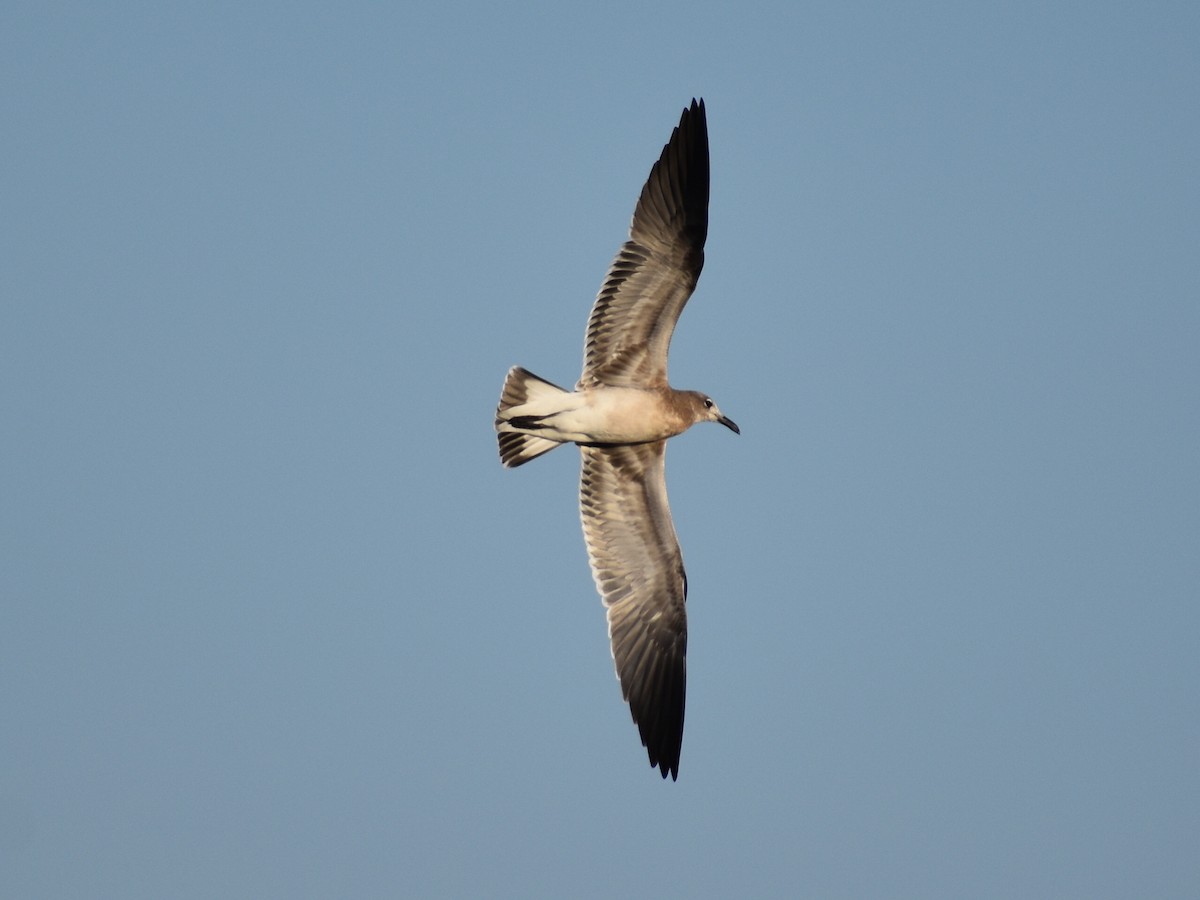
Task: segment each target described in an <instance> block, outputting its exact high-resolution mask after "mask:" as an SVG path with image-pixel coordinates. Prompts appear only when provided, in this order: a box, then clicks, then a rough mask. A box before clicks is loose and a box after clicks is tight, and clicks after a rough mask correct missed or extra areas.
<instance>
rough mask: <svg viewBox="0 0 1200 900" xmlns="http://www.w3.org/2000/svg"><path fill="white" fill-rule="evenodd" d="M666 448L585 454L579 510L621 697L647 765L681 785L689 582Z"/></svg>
mask: <svg viewBox="0 0 1200 900" xmlns="http://www.w3.org/2000/svg"><path fill="white" fill-rule="evenodd" d="M666 446H667V445H666V441H657V442H654V443H650V444H628V445H620V446H582V447H580V449H581V450H582V452H583V473H582V476H581V479H580V491H579V505H580V512H581V515H582V518H583V533H584V538H585V540H586V542H587V551H588V560H589V562H590V563H591V566H592V576H593V577H594V578H595V580H596V587H597V588H598V589H599V591H600V596H601V597H602V598H603V600H604V606H605V608H606V609H607V611H608V633H609V638H610V640H611V642H612V654H613V661H614V662H615V664H616V669H617V677H618V678H619V679H620V682H621V692H622V693H623V694H624V696H625V699H626V701H628V703H629V711H630V712H631V713H632V715H633V720H634V722H636V723H637V726H638V731H639V732H640V734H641V738H642V744H643V745H645V747H646V751H647V752H648V753H649V755H650V765H652V766H658V767H659V769H660V770H661V771H662V776H663V778H666V777H667V775H668V774H669V775H670V776H671V777H672V778H677V777H678V774H679V750H680V746H681V744H682V742H683V712H684V696H685V690H686V683H687V667H686V662H685V656H686V653H687V611H686V608H685V602H686V599H687V575H686V574H685V573H684V570H683V556H682V554H681V553H680V550H679V541H678V539H677V538H676V536H675V526H674V524H673V523H672V522H671V510H670V508H669V507H668V506H667V486H666V479H665V477H664V459H665V454H666Z"/></svg>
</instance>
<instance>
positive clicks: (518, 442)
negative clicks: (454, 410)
mask: <svg viewBox="0 0 1200 900" xmlns="http://www.w3.org/2000/svg"><path fill="white" fill-rule="evenodd" d="M566 393H570V392H569V391H566V390H563V389H562V388H560V387H559V386H558V385H556V384H551V383H550V382H549V381H546V380H545V379H544V378H538V377H537V376H536V375H534V374H533V373H532V372H530V371H529V370H527V369H522V368H521V367H520V366H513V367H512V368H511V369H509V370H508V377H507V378H505V379H504V388H503V390H501V391H500V405H499V406H498V407H497V408H496V432H497V433H496V439H497V440H498V441H499V443H500V462H502V463H504V465H505V466H506V467H507V468H509V469H512V468H516V467H517V466H520V465H523V464H525V463H527V462H529V461H530V460H531V459H536V458H537V457H539V456H541V455H542V454H543V453H549V452H550V451H551V450H553V449H554V448H555V447H558V446H560V445H561V444H560V442H559V441H552V440H550V439H549V438H544V437H538V436H537V435H536V434H526V433H524V432H521V431H516V430H513V429H515V428H519V427H520V425H519V424H517V423H514V422H511V421H510V419H511V418H513V416H512V415H510V412H509V411H510V410H513V409H515V408H517V407H521V406H525V405H526V404H529V403H537V401H539V400H548V399H552V398H554V397H555V396H558V395H560V394H566ZM517 418H519V416H518V417H517Z"/></svg>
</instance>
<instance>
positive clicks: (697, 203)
mask: <svg viewBox="0 0 1200 900" xmlns="http://www.w3.org/2000/svg"><path fill="white" fill-rule="evenodd" d="M708 186H709V167H708V124H707V120H706V118H705V111H704V101H703V100H700V101H699V102H697V101H696V100H693V101H692V103H691V106H689V107H688V108H687V109H685V110H684V111H683V115H682V116H681V117H680V119H679V125H678V126H677V127H676V128H675V129H674V130H673V131H672V132H671V139H670V141H668V142H667V145H666V146H665V147H664V148H663V151H662V155H661V156H659V158H658V162H656V163H655V164H654V166H653V168H652V169H651V170H650V177H649V178H648V179H647V180H646V184H645V186H644V187H643V188H642V193H641V196H640V197H639V198H638V202H637V207H636V209H635V210H634V213H633V223H632V225H631V226H630V229H629V240H627V241H626V242H625V244H624V245H623V246H622V247H621V249H620V250H619V251H617V256H616V258H615V259H614V260H613V262H612V265H611V266H609V269H608V274H607V275H606V276H605V278H604V284H603V285H602V286H601V288H600V293H599V295H598V296H597V297H596V302H595V304H594V305H593V306H592V312H591V315H590V316H589V317H588V324H587V333H586V336H585V339H584V355H583V374H582V375H581V376H580V378H579V382H578V383H577V384H576V385H575V389H574V390H573V391H568V390H565V389H563V388H560V387H558V386H556V385H554V384H551V383H550V382H548V381H545V380H543V379H541V378H539V377H538V376H536V375H534V374H533V373H532V372H529V371H527V370H525V369H523V368H521V367H520V366H516V367H514V368H512V369H511V370H509V372H508V377H507V378H506V379H505V381H504V388H503V390H502V392H501V395H500V405H499V407H498V409H497V410H496V422H495V425H496V432H497V438H498V440H499V444H500V461H501V462H502V463H503V464H504V465H505V466H506V467H509V468H512V467H515V466H520V465H523V464H524V463H527V462H529V460H531V459H534V458H536V457H538V456H541V455H542V454H543V453H548V452H549V451H551V450H553V449H554V448H555V447H558V446H559V445H561V444H565V443H574V444H578V445H579V449H580V452H581V453H582V455H583V472H582V475H581V477H580V484H579V507H580V513H581V516H582V519H583V535H584V540H585V542H586V543H587V552H588V561H589V562H590V564H591V568H592V576H593V578H594V579H595V581H596V587H597V589H598V590H599V592H600V597H601V599H602V600H603V602H604V606H605V609H606V610H607V615H608V635H609V639H610V641H611V643H612V655H613V661H614V663H615V664H616V670H617V678H618V679H619V680H620V683H621V692H622V694H623V695H624V697H625V700H626V701H627V702H628V703H629V710H630V712H631V713H632V715H633V720H634V722H635V723H636V724H637V727H638V731H639V733H640V735H641V739H642V744H643V745H644V746H645V748H646V751H647V753H648V754H649V756H650V765H651V766H657V767H658V768H659V770H660V771H661V773H662V777H663V778H664V779H665V778H666V777H667V775H668V774H669V775H670V776H671V778H672V779H675V778H678V776H679V751H680V747H681V745H682V743H683V710H684V698H685V692H686V681H687V668H686V660H685V657H686V653H687V610H686V606H685V604H686V601H687V575H686V573H685V572H684V568H683V556H682V554H681V552H680V550H679V540H678V538H677V537H676V536H675V526H674V524H673V523H672V521H671V509H670V507H669V506H668V505H667V485H666V479H665V477H664V469H663V462H664V458H665V453H666V448H667V439H668V438H671V437H674V436H675V435H677V434H682V433H683V432H684V431H686V430H687V429H689V428H690V427H692V426H693V425H695V424H696V423H697V422H720V423H721V424H722V425H724V426H725V427H727V428H729V429H730V430H731V431H733V432H734V433H737V434H740V433H741V432H740V431H739V429H738V427H737V425H735V424H734V423H733V421H732V420H731V419H729V418H728V417H726V416H725V415H724V414H722V412H721V410H720V409H718V408H717V405H716V404H715V403H714V402H713V401H712V398H711V397H709V396H708V395H706V394H702V393H699V392H698V391H680V390H675V389H674V388H672V387H671V386H670V385H669V384H668V383H667V350H668V348H669V346H670V343H671V334H672V332H673V331H674V330H675V323H676V321H678V319H679V314H680V313H681V312H682V311H683V307H684V304H686V303H687V301H688V298H689V297H690V296H691V295H692V291H693V290H694V289H695V287H696V281H697V279H699V277H700V270H701V268H703V266H704V241H705V238H706V237H707V235H708Z"/></svg>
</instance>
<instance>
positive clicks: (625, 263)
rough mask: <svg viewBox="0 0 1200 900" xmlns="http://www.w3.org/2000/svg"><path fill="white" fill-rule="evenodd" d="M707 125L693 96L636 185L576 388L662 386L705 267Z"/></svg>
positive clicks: (591, 323) (591, 322)
mask: <svg viewBox="0 0 1200 900" xmlns="http://www.w3.org/2000/svg"><path fill="white" fill-rule="evenodd" d="M708 194H709V162H708V124H707V121H706V118H705V113H704V101H703V100H701V101H699V102H697V101H695V100H693V101H692V105H691V106H690V107H688V108H687V109H685V110H684V111H683V115H682V116H681V117H680V119H679V125H678V126H677V127H676V128H675V130H674V131H672V132H671V139H670V141H668V142H667V145H666V146H665V147H663V151H662V155H661V156H660V157H659V159H658V162H656V163H655V164H654V167H653V168H652V169H651V170H650V177H649V178H648V179H647V181H646V184H645V186H644V187H643V188H642V193H641V196H640V197H639V198H638V202H637V207H636V209H635V210H634V213H633V224H632V225H631V227H630V229H629V240H628V241H626V242H625V244H624V245H623V246H622V247H621V249H620V250H619V251H618V252H617V256H616V259H614V260H613V262H612V265H611V266H610V267H609V270H608V274H607V275H606V276H605V279H604V284H603V285H602V286H601V288H600V293H599V295H598V296H597V297H596V302H595V304H594V305H593V306H592V312H591V315H590V317H589V318H588V327H587V335H586V337H585V339H584V354H583V375H582V377H581V378H580V379H579V387H580V388H585V387H590V386H595V385H598V384H609V385H633V386H637V387H666V386H667V350H668V349H669V347H670V343H671V335H672V333H673V332H674V331H675V323H676V322H677V321H678V319H679V314H680V313H681V312H683V307H684V304H686V303H687V301H688V298H689V297H690V296H691V295H692V291H693V290H695V287H696V281H697V279H699V277H700V270H701V269H702V268H703V267H704V241H705V239H706V238H707V236H708Z"/></svg>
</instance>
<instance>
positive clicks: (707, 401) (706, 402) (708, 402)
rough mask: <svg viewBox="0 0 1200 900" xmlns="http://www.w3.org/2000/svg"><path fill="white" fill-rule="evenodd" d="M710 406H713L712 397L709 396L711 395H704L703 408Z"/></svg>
mask: <svg viewBox="0 0 1200 900" xmlns="http://www.w3.org/2000/svg"><path fill="white" fill-rule="evenodd" d="M712 407H713V403H712V398H711V397H705V398H704V408H705V409H712Z"/></svg>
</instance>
